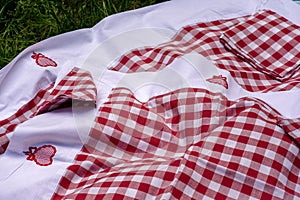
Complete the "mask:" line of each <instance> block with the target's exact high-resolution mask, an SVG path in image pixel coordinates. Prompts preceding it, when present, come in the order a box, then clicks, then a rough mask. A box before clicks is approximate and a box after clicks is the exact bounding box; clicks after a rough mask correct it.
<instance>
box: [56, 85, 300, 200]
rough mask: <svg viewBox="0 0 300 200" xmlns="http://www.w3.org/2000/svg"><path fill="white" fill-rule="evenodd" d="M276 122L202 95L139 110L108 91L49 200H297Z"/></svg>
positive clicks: (291, 152)
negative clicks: (89, 130)
mask: <svg viewBox="0 0 300 200" xmlns="http://www.w3.org/2000/svg"><path fill="white" fill-rule="evenodd" d="M279 117H280V116H279V115H278V113H277V112H276V111H274V110H273V109H272V108H270V107H269V106H268V105H266V104H265V103H263V102H261V101H259V100H256V99H252V98H242V99H239V100H238V101H230V100H228V99H226V97H224V96H222V95H221V94H217V93H212V92H209V91H207V90H204V89H193V88H185V89H180V90H176V91H174V92H171V93H168V94H164V95H160V96H157V97H153V98H151V99H150V100H149V101H147V102H144V103H143V102H140V101H138V100H137V99H135V97H134V96H133V94H132V92H131V91H129V90H128V89H126V88H115V89H113V91H112V93H111V94H110V96H109V98H108V101H107V102H106V103H104V105H103V106H102V107H101V108H100V109H99V113H98V116H97V117H96V119H95V125H94V127H93V128H92V129H91V132H90V135H89V140H88V142H87V143H86V144H85V145H84V147H83V149H82V151H81V152H80V153H79V154H78V155H77V157H76V159H75V162H74V164H72V165H71V166H69V167H68V168H67V171H66V174H65V175H64V176H63V177H62V178H61V180H60V183H59V187H58V188H57V191H56V192H55V194H54V195H53V197H52V199H55V200H56V199H91V200H92V199H203V198H207V199H297V198H300V190H299V188H300V176H299V173H300V149H299V143H296V142H295V140H294V139H293V138H291V137H290V136H289V134H288V133H287V132H286V130H285V129H283V128H282V127H281V126H280V125H279V124H278V118H279ZM286 122H288V121H286ZM297 123H299V121H298V122H297ZM298 126H299V125H298Z"/></svg>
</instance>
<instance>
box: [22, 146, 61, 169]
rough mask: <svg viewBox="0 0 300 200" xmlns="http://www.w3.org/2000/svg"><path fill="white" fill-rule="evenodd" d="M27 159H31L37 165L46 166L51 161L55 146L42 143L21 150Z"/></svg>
mask: <svg viewBox="0 0 300 200" xmlns="http://www.w3.org/2000/svg"><path fill="white" fill-rule="evenodd" d="M23 153H24V154H25V155H28V156H27V158H26V159H27V160H33V161H34V162H35V163H36V164H37V165H40V166H48V165H51V164H52V162H53V157H54V155H55V153H56V148H55V147H54V146H52V145H43V146H41V147H38V148H37V147H29V151H24V152H23Z"/></svg>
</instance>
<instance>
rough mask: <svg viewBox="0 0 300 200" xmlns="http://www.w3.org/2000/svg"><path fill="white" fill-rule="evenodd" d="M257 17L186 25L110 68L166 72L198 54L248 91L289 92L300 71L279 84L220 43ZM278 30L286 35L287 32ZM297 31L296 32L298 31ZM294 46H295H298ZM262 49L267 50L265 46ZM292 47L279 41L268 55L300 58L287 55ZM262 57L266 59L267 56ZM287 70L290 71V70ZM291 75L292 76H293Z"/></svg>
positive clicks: (271, 15)
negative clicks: (176, 62) (226, 34)
mask: <svg viewBox="0 0 300 200" xmlns="http://www.w3.org/2000/svg"><path fill="white" fill-rule="evenodd" d="M261 15H263V16H266V18H272V19H275V20H274V21H277V18H278V20H279V21H282V17H280V16H279V15H277V14H275V13H273V12H270V11H263V12H260V15H259V16H261ZM257 16H258V15H254V16H250V17H249V16H245V17H240V18H236V19H229V20H218V21H213V22H205V23H198V24H195V25H189V26H186V27H184V28H183V29H181V30H180V31H179V32H178V33H177V34H176V35H175V36H174V37H173V39H172V40H170V41H169V42H166V43H163V44H161V45H158V46H156V47H151V48H150V47H146V48H143V47H142V48H139V49H134V50H132V51H131V52H129V53H127V54H125V55H123V56H122V57H121V58H120V60H119V61H118V62H117V64H115V65H113V66H110V69H112V70H115V71H121V72H126V73H132V72H142V71H157V70H160V69H163V68H164V67H166V66H167V65H169V64H170V63H172V62H173V61H174V59H176V58H178V57H180V56H183V55H184V54H187V53H190V52H197V53H199V54H201V55H203V56H205V57H207V58H208V59H210V60H211V61H212V62H213V63H214V64H215V65H216V66H217V67H219V68H221V69H225V70H227V71H229V72H230V74H231V76H232V77H233V78H234V80H235V81H236V82H237V83H238V84H239V85H241V86H242V87H243V88H244V89H246V90H248V91H251V92H256V91H261V92H268V91H286V90H291V89H293V88H294V87H300V76H299V74H300V72H299V71H296V70H295V71H293V73H294V76H293V77H292V78H289V79H288V80H285V81H284V82H280V81H278V80H275V79H274V78H271V77H270V76H269V75H267V74H266V73H262V72H261V70H260V71H259V70H257V68H253V66H251V65H250V64H249V63H247V62H245V61H244V60H242V59H240V58H239V57H237V56H236V55H235V54H233V53H232V52H228V51H227V50H226V48H225V47H224V45H223V44H222V43H221V42H220V36H221V35H222V33H224V32H226V31H228V30H229V29H231V28H232V27H236V26H237V25H239V24H242V23H243V22H245V21H246V20H248V19H249V18H250V19H252V20H256V17H257ZM266 21H267V20H266ZM267 22H268V21H267ZM264 23H265V22H264ZM274 23H275V22H273V21H272V22H270V24H268V26H273V24H274ZM286 24H290V22H286ZM266 26H267V25H266ZM278 26H279V27H280V26H281V25H280V24H278ZM278 26H277V27H278ZM290 26H291V27H293V28H294V29H295V28H296V27H295V25H292V24H291V25H290ZM294 29H293V30H294ZM270 30H273V29H270ZM273 31H274V30H273ZM279 31H281V32H282V33H285V31H286V29H282V30H279ZM295 31H296V32H297V31H299V29H297V30H295ZM254 32H255V31H254ZM289 37H293V35H292V36H291V35H290V31H288V32H286V34H285V36H284V37H282V40H284V41H289V40H290V38H289ZM267 39H268V38H267ZM296 40H297V41H298V40H299V34H298V37H297V38H296V39H295V40H293V41H296ZM294 45H295V46H296V45H299V44H294ZM261 47H262V48H263V49H266V47H265V45H263V46H261ZM289 47H290V46H289V45H288V44H284V43H282V42H278V43H277V46H276V47H274V48H275V50H276V51H274V52H271V51H269V53H270V54H273V55H274V56H273V57H274V58H276V57H277V56H278V55H291V54H293V56H294V58H293V59H295V58H296V57H298V58H299V56H298V55H299V54H297V53H296V52H294V51H293V52H289V54H285V52H287V51H288V49H289ZM298 47H299V46H298ZM298 47H297V48H298ZM295 48H296V47H294V50H295ZM298 52H299V49H298ZM262 55H263V57H264V58H266V59H267V57H265V56H264V54H262ZM269 62H273V60H269ZM292 62H293V63H295V62H296V61H295V60H293V61H292ZM297 62H298V61H297ZM276 63H277V62H276ZM276 65H277V64H276ZM293 69H294V68H293ZM286 70H290V68H288V69H286ZM279 73H280V72H279ZM289 75H292V73H290V74H289Z"/></svg>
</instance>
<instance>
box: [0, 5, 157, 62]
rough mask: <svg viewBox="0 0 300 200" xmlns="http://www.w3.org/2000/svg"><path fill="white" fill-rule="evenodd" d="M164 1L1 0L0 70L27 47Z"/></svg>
mask: <svg viewBox="0 0 300 200" xmlns="http://www.w3.org/2000/svg"><path fill="white" fill-rule="evenodd" d="M159 2H162V1H161V0H160V1H159V0H80V1H75V0H0V68H2V67H4V66H5V65H6V64H8V63H9V62H10V61H11V60H12V59H13V58H14V57H15V56H16V55H17V54H19V53H20V52H21V51H22V50H24V49H25V48H26V47H28V46H30V45H32V44H34V43H36V42H39V41H41V40H43V39H46V38H49V37H51V36H54V35H58V34H61V33H64V32H68V31H72V30H76V29H80V28H87V27H92V26H93V25H95V24H96V23H97V22H99V21H100V20H101V19H103V18H104V17H107V16H108V15H111V14H115V13H118V12H123V11H126V10H132V9H137V8H140V7H144V6H147V5H152V4H155V3H159Z"/></svg>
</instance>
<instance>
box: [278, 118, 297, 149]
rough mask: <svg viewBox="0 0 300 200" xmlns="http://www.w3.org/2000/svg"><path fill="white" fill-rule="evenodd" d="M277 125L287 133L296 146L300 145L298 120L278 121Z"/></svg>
mask: <svg viewBox="0 0 300 200" xmlns="http://www.w3.org/2000/svg"><path fill="white" fill-rule="evenodd" d="M279 124H280V126H282V128H283V129H284V130H285V132H286V133H288V134H289V135H290V136H291V137H292V138H294V139H295V141H296V142H297V143H298V144H300V118H297V119H280V121H279Z"/></svg>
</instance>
